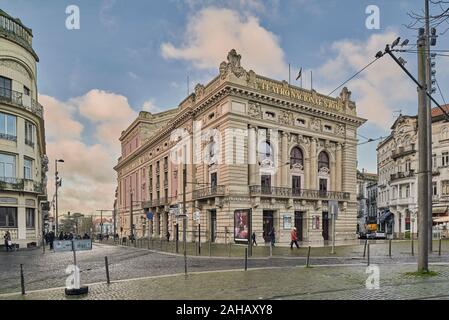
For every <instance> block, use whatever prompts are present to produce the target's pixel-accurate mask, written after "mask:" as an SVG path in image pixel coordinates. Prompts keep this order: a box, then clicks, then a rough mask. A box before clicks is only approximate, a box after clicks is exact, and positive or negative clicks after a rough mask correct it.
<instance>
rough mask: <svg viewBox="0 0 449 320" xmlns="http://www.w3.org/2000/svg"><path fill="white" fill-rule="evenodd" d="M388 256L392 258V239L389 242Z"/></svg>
mask: <svg viewBox="0 0 449 320" xmlns="http://www.w3.org/2000/svg"><path fill="white" fill-rule="evenodd" d="M388 256H389V257H390V258H391V239H390V241H388Z"/></svg>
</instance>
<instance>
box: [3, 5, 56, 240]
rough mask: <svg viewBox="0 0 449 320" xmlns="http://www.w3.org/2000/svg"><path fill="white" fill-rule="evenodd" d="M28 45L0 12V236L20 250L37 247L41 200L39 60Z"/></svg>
mask: <svg viewBox="0 0 449 320" xmlns="http://www.w3.org/2000/svg"><path fill="white" fill-rule="evenodd" d="M32 39H33V34H32V31H31V29H29V28H27V27H26V26H25V25H23V24H22V22H21V21H20V20H19V19H16V18H13V17H11V16H9V15H8V14H7V13H5V12H4V11H2V10H0V236H3V234H4V233H5V232H6V231H9V232H10V233H11V236H12V242H13V243H15V244H18V245H19V246H20V247H26V246H27V245H31V244H33V242H35V243H36V244H37V245H38V244H39V239H41V231H42V230H43V226H42V223H41V220H42V219H41V217H42V216H41V206H40V204H41V203H42V201H46V199H47V196H46V172H47V163H48V160H47V157H46V155H45V153H46V150H45V131H44V117H43V108H42V106H41V105H40V104H39V102H38V101H37V100H38V92H37V70H36V63H37V62H38V61H39V58H38V56H37V55H36V53H35V52H34V50H33V47H32ZM2 241H3V237H2ZM1 244H3V242H2V243H1Z"/></svg>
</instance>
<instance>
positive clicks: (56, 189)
mask: <svg viewBox="0 0 449 320" xmlns="http://www.w3.org/2000/svg"><path fill="white" fill-rule="evenodd" d="M58 162H61V163H62V162H64V160H63V159H55V205H56V217H55V218H56V235H58V188H59V187H60V186H61V183H62V179H61V180H60V179H59V177H58Z"/></svg>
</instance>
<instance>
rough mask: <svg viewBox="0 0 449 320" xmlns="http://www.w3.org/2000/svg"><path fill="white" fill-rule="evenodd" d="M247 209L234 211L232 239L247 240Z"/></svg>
mask: <svg viewBox="0 0 449 320" xmlns="http://www.w3.org/2000/svg"><path fill="white" fill-rule="evenodd" d="M248 233H249V210H235V211H234V240H235V241H245V242H247V241H248V238H249V234H248Z"/></svg>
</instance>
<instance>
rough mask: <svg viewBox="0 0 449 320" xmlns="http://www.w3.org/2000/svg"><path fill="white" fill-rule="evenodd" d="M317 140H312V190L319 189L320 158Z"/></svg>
mask: <svg viewBox="0 0 449 320" xmlns="http://www.w3.org/2000/svg"><path fill="white" fill-rule="evenodd" d="M316 144H317V140H316V139H315V138H312V141H311V145H310V175H309V176H310V189H312V190H316V189H317V175H318V158H317V154H316Z"/></svg>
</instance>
